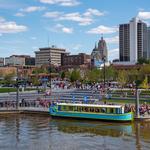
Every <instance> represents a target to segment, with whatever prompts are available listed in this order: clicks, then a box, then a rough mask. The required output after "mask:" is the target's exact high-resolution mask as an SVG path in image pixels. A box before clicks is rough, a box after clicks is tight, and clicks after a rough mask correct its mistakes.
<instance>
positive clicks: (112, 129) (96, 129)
mask: <svg viewBox="0 0 150 150" xmlns="http://www.w3.org/2000/svg"><path fill="white" fill-rule="evenodd" d="M53 123H54V124H55V126H57V127H58V130H59V131H61V132H65V133H70V134H72V133H89V134H93V135H101V136H112V137H119V136H122V135H124V134H132V132H133V131H132V130H133V124H132V123H121V124H120V123H111V122H100V121H93V120H92V121H89V120H88V121H87V120H82V121H81V120H75V119H69V120H67V119H53Z"/></svg>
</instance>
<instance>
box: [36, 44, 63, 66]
mask: <svg viewBox="0 0 150 150" xmlns="http://www.w3.org/2000/svg"><path fill="white" fill-rule="evenodd" d="M65 51H66V50H65V49H62V48H56V47H54V46H52V47H46V48H39V51H35V65H36V66H41V65H48V64H49V63H51V64H53V65H55V66H60V65H61V54H62V53H65Z"/></svg>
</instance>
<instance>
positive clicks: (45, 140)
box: [0, 115, 150, 150]
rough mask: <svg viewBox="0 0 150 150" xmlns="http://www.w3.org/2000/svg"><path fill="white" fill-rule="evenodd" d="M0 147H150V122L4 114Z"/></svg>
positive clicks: (41, 149)
mask: <svg viewBox="0 0 150 150" xmlns="http://www.w3.org/2000/svg"><path fill="white" fill-rule="evenodd" d="M0 150H150V122H149V123H123V124H122V123H109V122H100V121H87V120H73V119H52V118H51V117H49V116H44V117H43V116H38V115H5V116H4V115H3V116H2V115H1V116H0Z"/></svg>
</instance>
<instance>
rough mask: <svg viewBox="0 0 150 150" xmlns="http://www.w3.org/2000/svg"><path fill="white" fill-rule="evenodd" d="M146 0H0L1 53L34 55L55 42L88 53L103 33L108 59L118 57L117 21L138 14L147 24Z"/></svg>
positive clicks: (61, 46)
mask: <svg viewBox="0 0 150 150" xmlns="http://www.w3.org/2000/svg"><path fill="white" fill-rule="evenodd" d="M148 2H149V1H148V0H143V1H141V0H126V1H120V0H94V3H93V1H91V0H86V1H84V0H32V1H30V0H26V1H19V0H13V1H12V0H0V45H1V46H0V53H1V55H0V57H7V56H10V55H13V54H26V55H31V56H35V54H34V51H37V50H38V49H39V48H41V47H48V46H51V45H56V46H57V47H59V48H65V49H66V50H67V52H70V53H71V54H78V53H80V52H84V53H87V54H91V52H92V49H93V48H94V45H95V42H98V41H99V39H100V38H101V34H103V36H104V39H105V40H106V42H107V45H108V57H109V60H113V59H115V58H119V33H118V28H119V24H122V23H126V22H128V21H129V20H131V18H133V17H135V16H138V17H140V19H142V20H143V21H145V22H146V23H147V24H148V25H149V22H150V9H149V8H148V5H147V4H148Z"/></svg>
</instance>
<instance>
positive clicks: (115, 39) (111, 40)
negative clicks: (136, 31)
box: [105, 36, 119, 44]
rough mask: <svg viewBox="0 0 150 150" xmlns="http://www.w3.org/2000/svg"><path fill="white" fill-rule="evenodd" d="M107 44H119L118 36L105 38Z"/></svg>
mask: <svg viewBox="0 0 150 150" xmlns="http://www.w3.org/2000/svg"><path fill="white" fill-rule="evenodd" d="M105 40H106V42H107V43H108V44H119V36H114V37H111V38H105Z"/></svg>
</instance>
